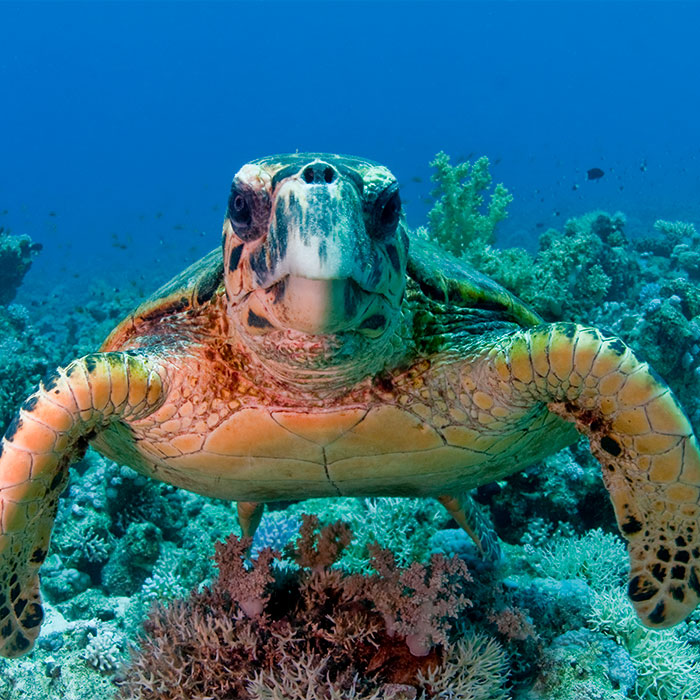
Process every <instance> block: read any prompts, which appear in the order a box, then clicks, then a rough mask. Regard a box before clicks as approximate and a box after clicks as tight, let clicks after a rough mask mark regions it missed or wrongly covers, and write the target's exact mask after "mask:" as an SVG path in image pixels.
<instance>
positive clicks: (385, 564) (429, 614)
mask: <svg viewBox="0 0 700 700" xmlns="http://www.w3.org/2000/svg"><path fill="white" fill-rule="evenodd" d="M370 554H371V555H372V566H373V567H374V568H375V570H376V571H377V575H375V576H372V577H370V578H369V579H368V581H367V597H368V598H370V599H371V600H372V602H373V603H374V605H375V606H376V607H377V609H378V610H379V611H380V612H381V613H382V615H383V616H384V620H385V622H386V625H387V631H388V632H389V634H400V635H404V636H405V637H406V644H408V647H409V649H410V650H411V653H412V654H414V655H415V656H425V655H426V654H428V653H429V652H430V649H431V647H432V646H433V645H434V644H447V632H448V631H449V629H450V626H451V620H453V619H455V618H456V617H458V615H459V613H460V612H461V611H462V610H464V608H466V607H467V606H469V605H471V602H470V601H469V600H467V598H465V597H464V595H463V594H462V592H461V590H460V591H458V589H460V588H462V587H463V583H464V582H466V581H471V580H472V579H471V576H470V575H469V572H468V571H467V566H466V564H465V563H464V562H463V561H462V560H461V559H458V558H457V557H452V558H450V559H447V558H445V557H444V556H443V555H442V554H433V556H432V557H431V558H430V565H429V566H428V567H426V566H424V565H423V564H419V563H418V562H414V563H413V564H411V566H409V567H408V568H407V569H399V568H398V567H397V565H396V559H395V557H394V555H393V554H392V552H390V551H388V550H386V549H380V548H379V547H377V546H371V545H370Z"/></svg>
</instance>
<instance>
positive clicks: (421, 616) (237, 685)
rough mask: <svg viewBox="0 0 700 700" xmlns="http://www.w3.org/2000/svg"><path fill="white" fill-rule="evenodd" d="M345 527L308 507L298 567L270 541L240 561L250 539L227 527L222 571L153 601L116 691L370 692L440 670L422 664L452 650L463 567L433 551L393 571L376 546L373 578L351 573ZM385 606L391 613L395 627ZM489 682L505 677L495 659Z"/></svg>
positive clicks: (234, 694) (130, 694)
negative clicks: (204, 584)
mask: <svg viewBox="0 0 700 700" xmlns="http://www.w3.org/2000/svg"><path fill="white" fill-rule="evenodd" d="M349 536H350V531H349V529H348V528H347V526H346V525H343V524H342V523H340V522H337V523H333V524H332V525H330V526H326V527H322V526H321V525H320V523H319V521H318V519H317V518H315V517H314V516H305V517H304V518H303V522H302V528H301V533H300V536H299V538H298V540H297V541H296V542H295V543H294V544H293V545H291V546H289V547H288V548H287V556H288V557H290V558H291V559H292V560H293V561H294V562H296V564H297V566H298V567H299V568H297V570H296V571H295V572H292V571H290V570H289V569H288V568H287V569H276V568H273V567H272V562H273V559H274V558H275V555H274V554H273V553H272V551H271V550H269V549H267V550H262V552H261V555H260V556H259V558H258V559H257V560H255V561H252V562H250V564H249V565H248V564H246V563H245V552H246V551H247V549H248V546H249V544H250V541H249V540H246V539H239V538H238V537H236V536H231V537H229V538H228V540H227V541H226V543H225V544H223V543H222V544H219V545H217V549H216V554H215V559H216V562H217V565H218V567H219V577H218V579H216V581H215V582H214V583H213V584H212V585H211V587H208V588H205V589H204V590H202V591H201V592H199V593H197V592H193V593H192V594H191V595H190V597H189V598H188V599H187V600H186V601H174V602H172V603H171V604H170V605H169V606H168V607H167V608H166V607H164V606H162V605H156V606H155V607H154V608H153V609H152V611H151V613H150V615H149V618H148V620H147V621H146V623H145V625H144V629H145V635H144V636H143V638H142V639H141V642H140V649H139V650H135V651H134V652H133V653H132V659H131V662H130V664H129V665H128V666H127V668H126V670H125V672H124V674H123V677H122V678H121V680H120V684H121V691H120V693H121V697H123V698H130V699H133V700H140V699H141V698H143V699H144V700H145V699H146V698H149V699H153V700H156V699H157V700H166V699H167V698H173V700H174V699H175V698H180V697H183V696H184V697H188V698H195V697H216V698H217V699H218V700H226V699H227V698H231V699H233V698H241V699H243V698H254V697H255V698H258V697H269V698H274V697H285V698H286V697H291V698H293V697H308V698H313V697H323V698H331V697H338V698H340V697H357V698H369V697H375V696H376V697H385V696H386V695H382V693H383V692H384V690H383V689H385V688H386V687H387V686H393V685H396V684H399V685H406V686H408V687H413V688H414V689H416V690H418V689H420V683H419V680H418V676H417V673H418V671H423V672H424V673H425V674H431V673H432V674H433V675H430V676H426V677H430V678H433V679H434V678H435V673H438V674H439V672H431V671H430V667H431V666H432V667H438V668H442V664H443V661H444V660H445V659H449V658H451V657H450V652H449V651H448V650H449V649H451V646H450V644H449V640H448V630H449V628H450V626H451V624H452V621H453V620H454V617H455V616H456V615H457V614H458V612H459V610H460V609H461V608H462V607H463V606H464V605H466V599H465V598H464V597H463V596H462V592H461V590H460V588H461V586H462V585H463V582H464V580H465V579H464V575H465V574H466V571H465V570H464V568H463V566H464V565H463V564H461V563H456V560H451V563H448V562H447V560H444V559H443V558H442V557H440V556H439V555H436V556H435V557H434V558H433V561H432V563H431V565H430V566H428V567H426V566H423V565H420V564H415V565H414V566H413V567H410V568H409V569H397V568H396V567H395V566H394V565H393V564H392V561H391V559H390V557H389V556H388V554H387V553H385V552H382V551H381V550H378V551H377V557H378V558H379V561H378V562H377V564H378V567H379V569H380V571H377V573H376V574H375V575H374V576H372V577H365V576H362V575H360V574H348V573H346V572H344V571H342V570H341V569H339V568H336V566H335V560H336V559H337V558H338V556H339V555H340V553H341V551H342V549H343V548H344V546H346V544H347V543H348V541H349ZM460 564H461V565H460ZM455 586H457V589H455V588H454V587H455ZM389 601H391V603H389ZM387 610H390V612H391V614H392V615H393V616H394V619H395V620H396V622H397V624H395V625H394V629H392V630H389V629H387V626H386V623H385V614H383V612H386V611H387ZM413 633H417V634H419V635H420V637H421V640H422V644H423V645H426V644H428V643H431V644H432V643H433V642H434V643H436V644H437V646H435V647H434V648H432V649H431V650H430V652H429V653H428V654H427V655H425V656H420V657H418V656H414V655H413V654H411V653H410V650H409V648H408V646H407V644H406V640H407V637H408V636H409V635H410V634H413ZM425 635H427V637H426V636H425ZM421 651H422V649H421ZM467 651H468V649H467ZM460 653H465V652H464V650H462V651H461V652H460V651H459V650H458V656H459V654H460ZM489 680H490V682H491V684H492V685H493V687H496V686H498V685H499V684H500V685H502V684H503V681H504V672H503V669H502V668H501V666H500V665H499V666H498V668H496V667H494V668H493V669H492V671H491V672H490V676H489ZM431 682H432V683H433V684H435V681H434V680H433V681H431ZM300 683H302V685H303V687H302V688H301V689H300V688H299V684H300ZM331 689H332V690H331ZM285 692H286V693H288V694H289V695H288V696H287V695H284V693H285ZM387 692H388V690H387ZM314 693H318V695H314ZM333 693H335V695H334V694H333ZM375 694H376V695H375ZM414 697H415V696H414ZM422 697H426V698H432V697H439V695H437V691H436V692H435V693H434V692H432V691H431V692H430V693H427V694H426V695H424V696H422ZM465 697H468V696H465ZM475 697H484V698H488V697H490V696H488V695H481V696H475Z"/></svg>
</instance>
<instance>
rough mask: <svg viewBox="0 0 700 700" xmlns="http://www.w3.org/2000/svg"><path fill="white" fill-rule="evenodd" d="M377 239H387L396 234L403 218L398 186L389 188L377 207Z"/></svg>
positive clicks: (375, 227)
mask: <svg viewBox="0 0 700 700" xmlns="http://www.w3.org/2000/svg"><path fill="white" fill-rule="evenodd" d="M375 211H376V214H375V217H376V218H375V226H374V230H375V237H376V238H386V237H387V236H390V235H391V234H392V233H395V231H396V227H397V226H398V224H399V218H400V217H401V197H400V196H399V186H398V185H397V184H393V185H390V186H389V187H387V188H386V189H385V190H384V192H382V194H381V195H379V197H378V199H377V203H376V205H375Z"/></svg>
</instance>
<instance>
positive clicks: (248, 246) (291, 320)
mask: <svg viewBox="0 0 700 700" xmlns="http://www.w3.org/2000/svg"><path fill="white" fill-rule="evenodd" d="M223 245H224V275H225V285H226V292H227V296H228V303H229V313H230V316H231V317H232V320H233V321H234V323H235V325H236V327H237V329H238V332H239V335H240V336H241V337H242V338H243V339H244V340H245V341H246V343H247V344H248V345H249V347H251V349H254V350H255V351H256V352H257V353H258V354H262V355H265V354H266V352H268V353H269V352H273V351H272V350H271V348H272V347H275V348H278V349H279V347H280V346H281V345H284V344H285V343H297V344H299V343H305V344H306V345H305V347H308V346H309V344H314V343H315V344H317V345H318V344H320V345H322V346H323V345H324V344H325V345H327V346H328V347H330V345H333V346H336V347H339V346H341V345H343V346H345V348H346V349H345V353H346V354H348V353H349V354H353V352H354V351H351V350H349V346H348V344H349V345H350V346H352V345H353V343H354V344H355V345H356V344H357V343H360V342H361V343H364V346H366V347H369V346H373V347H374V352H377V351H378V350H379V347H380V346H381V345H382V344H385V343H386V339H387V337H388V336H390V335H391V331H392V329H393V328H394V327H395V325H396V322H397V319H398V318H399V316H400V306H401V300H402V298H403V293H404V287H405V273H406V264H407V256H408V238H407V236H406V232H405V224H404V222H403V216H402V210H401V200H400V198H399V189H398V183H397V181H396V178H395V177H394V176H393V175H392V174H391V173H390V172H389V170H387V169H386V168H385V167H383V166H381V165H378V164H376V163H372V162H370V161H367V160H363V159H360V158H351V157H347V156H338V155H332V154H318V153H295V154H290V155H283V156H274V157H269V158H263V159H260V160H256V161H253V162H251V163H248V164H247V165H245V166H244V167H243V168H241V170H240V171H239V172H238V173H237V174H236V176H235V178H234V180H233V184H232V186H231V194H230V197H229V202H228V209H227V214H226V219H225V222H224V243H223ZM351 341H352V342H351ZM266 348H268V350H266ZM275 352H276V351H275ZM331 355H332V353H330V354H329V353H326V355H325V360H324V362H330V363H332V362H335V361H340V358H339V357H338V358H336V360H333V359H331ZM355 359H356V358H355ZM321 364H322V362H321Z"/></svg>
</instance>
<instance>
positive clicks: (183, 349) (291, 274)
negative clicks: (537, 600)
mask: <svg viewBox="0 0 700 700" xmlns="http://www.w3.org/2000/svg"><path fill="white" fill-rule="evenodd" d="M579 433H582V434H584V435H586V436H588V438H589V440H590V445H591V449H592V451H593V454H594V455H595V456H596V457H597V458H598V460H599V461H600V462H601V465H602V473H603V479H604V482H605V484H606V486H607V488H608V489H609V492H610V497H611V499H612V502H613V506H614V509H615V513H616V517H617V521H618V525H619V527H620V530H621V532H622V534H623V535H624V536H625V537H626V538H627V540H628V541H629V554H630V563H631V573H630V582H629V595H630V598H631V599H632V601H633V602H634V605H635V608H636V611H637V614H638V615H639V617H640V619H641V620H642V622H644V623H645V624H646V625H648V626H650V627H667V626H670V625H673V624H675V623H677V622H679V621H680V620H682V619H683V618H685V617H686V616H687V615H688V614H689V613H690V612H691V611H692V610H693V609H694V607H695V605H696V603H697V602H698V597H699V596H700V583H699V578H700V570H699V567H700V563H699V562H700V535H699V534H698V514H699V513H700V506H699V505H698V501H699V495H700V459H699V456H698V447H697V443H696V439H695V437H694V435H693V431H692V429H691V426H690V424H689V422H688V420H687V418H686V416H685V415H684V413H683V411H682V409H681V407H680V406H679V405H678V403H677V401H676V399H675V398H674V396H673V394H672V393H671V391H670V389H669V388H668V386H667V385H666V384H665V383H664V381H663V380H662V379H661V378H659V377H658V376H657V375H656V374H655V373H654V372H653V370H652V369H651V368H650V367H649V366H648V365H647V364H646V363H645V362H642V361H640V360H638V359H637V358H636V357H635V356H634V354H633V353H632V351H631V350H630V349H629V348H628V347H627V346H626V345H625V344H624V343H623V342H622V341H621V340H619V339H617V338H615V337H609V336H608V335H607V334H605V333H602V332H601V331H599V330H596V329H595V328H589V327H585V326H580V325H575V324H573V323H557V324H548V323H544V322H543V321H542V319H541V318H540V317H539V316H538V315H537V314H535V313H534V312H533V311H531V310H530V309H529V308H528V307H527V306H525V305H524V304H523V303H522V302H521V301H519V300H518V299H517V298H515V297H514V296H513V295H511V294H510V293H509V292H507V291H506V290H505V289H503V288H502V287H500V286H499V285H498V284H496V283H495V282H493V281H492V280H490V279H488V278H487V277H485V276H484V275H481V274H479V273H478V272H476V271H475V270H473V269H472V268H470V267H469V266H468V265H466V264H465V263H464V262H462V261H460V260H458V259H456V258H454V257H452V256H450V255H449V254H447V253H445V252H444V251H442V250H440V249H438V248H437V247H435V246H434V245H432V244H431V243H430V241H429V240H427V239H425V238H424V237H422V236H420V235H418V234H415V233H413V232H411V231H410V230H409V229H408V228H407V226H406V224H405V221H404V217H403V214H402V208H401V201H400V198H399V189H398V183H397V181H396V179H395V178H394V176H393V175H392V174H391V172H390V171H389V170H387V168H385V167H383V166H382V165H380V164H377V163H374V162H372V161H370V160H365V159H363V158H354V157H348V156H339V155H333V154H321V153H295V154H291V155H280V156H272V157H267V158H262V159H260V160H255V161H252V162H251V163H248V164H247V165H245V166H244V167H243V168H241V170H240V171H239V172H238V173H237V174H236V176H235V178H234V180H233V184H232V187H231V193H230V196H229V199H228V207H227V211H226V217H225V220H224V227H223V245H222V248H217V249H216V250H214V251H212V252H211V253H209V254H208V255H206V256H205V257H204V258H202V259H201V260H200V261H199V262H197V263H195V264H194V265H192V266H191V267H189V268H188V269H186V270H185V271H184V272H183V273H182V274H180V275H179V276H177V277H176V278H175V279H174V280H172V281H171V282H169V283H168V284H166V285H165V286H164V287H162V288H161V289H160V290H158V291H157V292H156V293H155V295H154V296H153V297H152V298H151V299H149V300H148V301H147V302H145V303H144V304H143V305H142V306H140V307H139V308H137V309H136V310H135V311H134V312H133V313H131V314H130V315H129V316H128V317H127V318H125V319H124V320H123V321H122V322H121V323H120V324H119V325H118V326H117V327H116V328H115V329H114V331H113V332H112V333H111V335H110V336H109V337H108V338H107V340H106V341H105V342H104V344H103V345H102V347H101V349H100V351H99V352H96V353H93V354H90V355H86V356H85V357H82V358H80V359H77V360H75V361H73V362H71V363H70V364H69V365H67V366H66V367H63V368H59V369H57V370H55V371H53V372H51V373H50V374H49V375H48V376H47V377H46V378H45V379H44V380H43V381H42V382H41V384H40V385H39V387H38V388H37V390H36V391H35V392H34V393H33V394H32V395H31V396H30V397H29V398H28V399H27V400H26V401H25V402H24V404H23V405H22V406H21V408H20V409H19V411H18V413H17V415H16V417H15V418H14V420H13V421H12V423H11V425H10V426H9V428H8V430H7V433H6V434H5V437H4V438H3V440H2V444H1V447H0V449H1V453H0V653H2V654H3V655H5V656H18V655H21V654H23V653H25V652H27V651H28V650H29V649H30V648H31V647H32V645H33V642H34V639H35V638H36V636H37V633H38V630H39V626H40V622H41V619H42V607H41V602H40V597H39V580H38V570H39V567H40V565H41V563H42V561H43V560H44V558H45V556H46V552H47V548H48V543H49V537H50V533H51V527H52V523H53V520H54V516H55V513H56V507H57V501H58V497H59V494H60V492H61V490H62V489H63V487H64V485H65V483H66V479H67V475H68V466H69V464H70V463H71V462H73V461H74V460H76V459H78V458H79V457H80V456H81V455H82V454H83V453H84V451H85V449H86V447H87V445H88V444H91V445H93V446H94V447H95V448H96V449H97V450H99V451H100V452H102V453H103V454H105V455H107V456H108V457H110V458H112V459H114V460H116V461H118V462H121V463H122V464H127V465H129V466H130V467H133V468H134V469H135V470H137V471H138V472H140V473H142V474H145V475H148V476H151V477H154V478H156V479H160V480H162V481H166V482H168V483H171V484H175V485H177V486H181V487H183V488H186V489H189V490H191V491H195V492H198V493H201V494H205V495H207V496H216V497H218V498H225V499H231V500H236V501H238V514H239V519H240V522H241V526H242V529H243V531H244V533H246V534H251V533H252V532H253V531H254V530H255V527H256V526H257V524H258V522H259V520H260V516H261V512H262V508H263V506H262V504H264V503H265V502H269V501H275V500H285V499H302V498H307V497H320V496H341V495H350V496H389V495H391V496H433V497H436V498H437V499H438V500H439V501H440V502H441V503H442V504H443V505H444V506H446V508H447V509H448V511H449V512H450V513H451V514H452V515H453V516H454V517H455V518H456V520H457V522H458V523H459V524H460V525H462V526H463V527H464V528H465V529H466V530H467V531H468V532H470V533H471V534H472V535H473V536H474V538H475V540H476V541H477V542H478V543H479V544H480V545H481V546H488V538H487V537H484V536H483V534H484V533H483V531H480V524H479V521H478V518H476V517H475V513H476V511H475V510H474V509H472V508H471V506H470V501H469V497H468V495H467V492H468V490H469V489H472V488H474V487H476V486H479V485H480V484H484V483H487V482H490V481H494V480H496V479H502V478H504V477H506V476H508V475H509V474H512V473H514V472H516V471H518V470H520V469H522V468H524V467H526V466H527V465H529V464H532V463H533V462H535V461H537V460H541V459H542V458H543V457H545V456H547V455H550V454H552V453H553V452H555V451H557V450H559V449H560V448H562V447H564V446H565V445H568V444H570V443H571V442H572V441H574V440H575V439H576V438H577V436H578V434H579Z"/></svg>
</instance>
